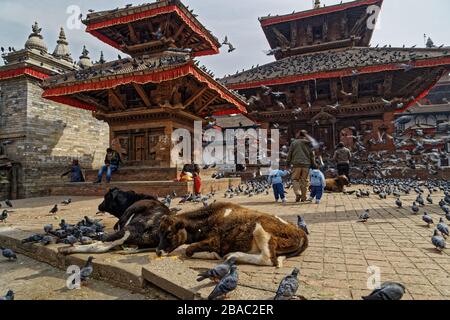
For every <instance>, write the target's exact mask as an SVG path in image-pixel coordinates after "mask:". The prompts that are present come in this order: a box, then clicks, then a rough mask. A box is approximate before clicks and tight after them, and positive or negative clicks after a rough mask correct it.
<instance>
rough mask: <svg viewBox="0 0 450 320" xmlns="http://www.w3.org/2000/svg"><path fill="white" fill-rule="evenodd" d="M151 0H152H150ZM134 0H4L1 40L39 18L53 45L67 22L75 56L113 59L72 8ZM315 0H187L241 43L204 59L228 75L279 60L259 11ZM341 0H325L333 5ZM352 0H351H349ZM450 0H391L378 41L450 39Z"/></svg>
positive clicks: (16, 37) (25, 31) (20, 37)
mask: <svg viewBox="0 0 450 320" xmlns="http://www.w3.org/2000/svg"><path fill="white" fill-rule="evenodd" d="M149 1H151V0H149ZM142 2H143V1H132V0H108V1H106V0H39V1H35V0H32V1H30V0H0V8H1V12H2V14H1V15H0V46H3V47H9V46H13V47H15V48H16V49H19V48H23V46H24V43H25V41H26V40H27V37H28V35H29V34H30V32H31V25H32V24H33V22H34V21H35V20H36V21H38V22H39V23H40V26H41V27H42V28H43V32H42V33H43V35H44V37H45V41H46V43H47V45H48V47H49V51H53V49H54V47H55V45H56V40H57V35H58V32H59V28H60V27H61V26H64V28H65V29H66V34H67V38H68V40H69V42H70V48H71V51H72V56H73V57H74V58H76V59H78V57H79V56H80V54H81V48H82V45H83V44H85V45H86V46H87V47H88V49H89V50H90V52H91V58H92V59H94V60H98V57H99V53H100V51H101V50H103V51H104V52H105V56H106V58H107V59H108V60H111V59H115V58H116V57H117V51H115V49H112V48H111V47H109V46H108V45H106V44H103V43H102V42H100V41H99V40H97V39H96V38H94V37H93V36H91V35H89V34H87V33H86V32H84V26H83V27H82V28H81V29H78V30H77V29H73V30H68V24H67V21H68V20H69V24H70V21H71V20H70V14H68V13H67V9H68V8H69V7H70V6H72V5H76V6H79V7H80V8H81V11H82V12H83V13H84V15H86V12H87V10H88V9H94V10H97V11H100V10H106V9H112V8H115V7H117V6H121V7H122V6H125V5H126V4H128V3H133V4H140V3H142ZM312 2H313V0H184V3H185V4H186V5H189V7H190V8H192V9H194V11H195V12H196V13H197V14H198V15H199V17H198V19H199V20H200V22H202V23H203V24H204V25H205V26H206V27H207V28H208V29H209V30H211V31H212V32H213V34H214V35H215V36H216V37H218V38H219V39H220V40H222V39H223V37H224V36H225V35H228V37H229V39H230V41H231V42H232V43H233V45H234V46H235V47H236V48H237V50H236V51H234V52H233V53H231V54H228V53H227V52H226V50H225V48H223V50H222V51H223V52H222V53H221V54H219V55H216V56H212V57H205V58H202V59H201V60H202V62H203V63H204V64H205V65H206V66H207V67H208V68H210V69H211V70H213V71H214V72H215V73H216V76H223V75H225V74H228V73H234V72H236V70H242V69H243V68H245V69H248V68H249V67H251V66H252V65H256V64H263V63H266V62H270V61H272V60H273V57H268V56H266V55H265V54H264V53H263V52H262V51H263V50H267V49H268V48H269V45H268V43H267V40H266V38H265V36H264V34H263V32H262V29H261V27H260V24H259V21H258V17H260V16H265V15H267V14H269V13H271V14H272V15H276V14H286V13H290V12H292V11H294V10H295V11H302V10H307V9H311V8H312ZM338 2H340V0H322V3H324V4H326V5H332V4H336V3H338ZM345 2H347V1H345ZM449 12H450V1H448V0H427V1H424V0H385V1H384V5H383V10H382V13H381V15H380V17H379V25H378V28H377V30H376V31H375V34H374V37H373V40H372V43H373V44H374V45H376V44H377V43H380V44H383V45H384V44H391V45H392V46H402V45H403V44H406V45H407V46H412V45H418V46H424V34H427V35H429V36H431V38H432V39H433V41H434V42H435V44H437V45H441V44H445V45H450V18H449Z"/></svg>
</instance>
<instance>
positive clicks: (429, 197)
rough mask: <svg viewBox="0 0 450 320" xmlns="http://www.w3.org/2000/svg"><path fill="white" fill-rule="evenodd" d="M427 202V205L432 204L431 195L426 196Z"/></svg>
mask: <svg viewBox="0 0 450 320" xmlns="http://www.w3.org/2000/svg"><path fill="white" fill-rule="evenodd" d="M427 202H428V203H429V204H433V198H432V197H431V194H429V195H428V197H427Z"/></svg>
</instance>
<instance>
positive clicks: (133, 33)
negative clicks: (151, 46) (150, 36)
mask: <svg viewBox="0 0 450 320" xmlns="http://www.w3.org/2000/svg"><path fill="white" fill-rule="evenodd" d="M128 30H129V31H130V40H131V42H133V43H138V42H139V39H138V36H137V34H136V31H135V30H134V28H133V25H132V24H131V23H129V24H128Z"/></svg>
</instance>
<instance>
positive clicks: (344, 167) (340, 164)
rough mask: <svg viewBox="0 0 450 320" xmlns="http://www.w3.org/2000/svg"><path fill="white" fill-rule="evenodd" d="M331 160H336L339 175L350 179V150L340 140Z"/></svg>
mask: <svg viewBox="0 0 450 320" xmlns="http://www.w3.org/2000/svg"><path fill="white" fill-rule="evenodd" d="M333 160H334V161H336V164H337V170H338V175H339V176H346V177H347V179H348V180H349V181H350V161H351V160H352V153H351V151H350V150H349V149H348V148H346V147H345V145H344V144H343V143H342V142H341V143H339V144H338V146H337V149H336V152H335V153H334V157H333Z"/></svg>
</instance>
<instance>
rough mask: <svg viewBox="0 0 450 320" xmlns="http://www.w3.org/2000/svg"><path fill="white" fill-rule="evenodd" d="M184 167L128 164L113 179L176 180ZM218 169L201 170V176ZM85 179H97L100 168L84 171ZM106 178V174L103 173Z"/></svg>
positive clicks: (209, 175) (207, 176) (205, 176)
mask: <svg viewBox="0 0 450 320" xmlns="http://www.w3.org/2000/svg"><path fill="white" fill-rule="evenodd" d="M181 169H182V168H161V167H148V166H126V167H121V168H120V169H119V170H118V171H116V172H114V173H113V176H112V180H114V181H166V180H176V179H178V178H179V177H180V173H181ZM216 172H217V170H216V169H207V170H201V171H200V176H201V177H202V179H208V178H211V176H212V175H213V174H214V173H216ZM84 174H85V179H86V181H88V182H93V181H95V180H97V175H98V170H86V171H85V172H84ZM103 179H105V175H103Z"/></svg>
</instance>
